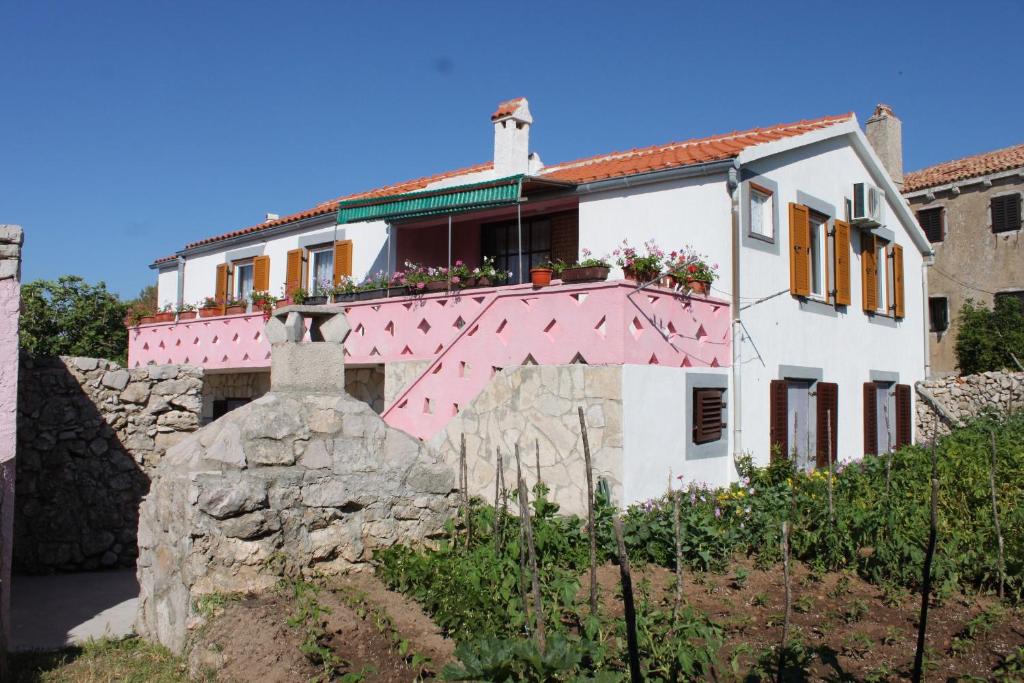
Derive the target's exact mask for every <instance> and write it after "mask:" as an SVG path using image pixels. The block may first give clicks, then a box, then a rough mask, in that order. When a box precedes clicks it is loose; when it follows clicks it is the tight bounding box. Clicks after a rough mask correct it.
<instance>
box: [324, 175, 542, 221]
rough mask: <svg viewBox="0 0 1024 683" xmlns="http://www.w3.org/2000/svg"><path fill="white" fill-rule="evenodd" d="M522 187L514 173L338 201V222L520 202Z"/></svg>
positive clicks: (418, 214) (455, 210)
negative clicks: (385, 195)
mask: <svg viewBox="0 0 1024 683" xmlns="http://www.w3.org/2000/svg"><path fill="white" fill-rule="evenodd" d="M522 189H523V176H522V175H515V176H510V177H508V178H499V179H497V180H489V181H487V182H483V183H473V184H471V185H459V186H456V187H445V188H439V189H436V190H422V191H419V192H406V193H405V194H398V195H393V196H390V197H372V198H366V199H351V200H348V201H343V202H339V204H338V223H339V224H342V223H358V222H361V221H382V220H386V221H395V220H401V219H408V218H419V217H421V216H434V215H438V214H452V213H462V212H465V211H474V210H477V209H483V208H491V207H494V206H507V205H511V204H515V203H516V202H518V201H519V198H520V196H521V194H522Z"/></svg>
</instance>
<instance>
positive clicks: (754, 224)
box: [750, 183, 775, 240]
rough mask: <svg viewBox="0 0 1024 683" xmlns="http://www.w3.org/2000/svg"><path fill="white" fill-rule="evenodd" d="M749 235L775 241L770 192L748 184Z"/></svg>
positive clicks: (773, 211) (772, 204)
mask: <svg viewBox="0 0 1024 683" xmlns="http://www.w3.org/2000/svg"><path fill="white" fill-rule="evenodd" d="M750 234H751V236H753V237H761V238H763V239H766V240H773V239H775V207H774V201H773V199H772V191H771V190H769V189H767V188H764V187H761V186H760V185H755V184H754V183H750Z"/></svg>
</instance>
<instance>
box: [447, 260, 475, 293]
mask: <svg viewBox="0 0 1024 683" xmlns="http://www.w3.org/2000/svg"><path fill="white" fill-rule="evenodd" d="M448 284H449V285H451V288H452V289H464V288H466V287H471V286H472V285H473V284H475V279H474V277H473V271H471V270H470V269H469V266H467V265H466V264H465V263H464V262H463V261H462V260H461V259H460V260H458V261H456V262H455V265H454V266H452V267H451V270H449V271H448Z"/></svg>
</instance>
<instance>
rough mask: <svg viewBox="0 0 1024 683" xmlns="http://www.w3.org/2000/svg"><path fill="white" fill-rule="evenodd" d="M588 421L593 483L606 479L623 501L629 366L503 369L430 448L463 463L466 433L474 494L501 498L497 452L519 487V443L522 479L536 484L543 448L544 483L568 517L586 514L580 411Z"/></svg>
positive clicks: (511, 481)
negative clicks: (625, 376)
mask: <svg viewBox="0 0 1024 683" xmlns="http://www.w3.org/2000/svg"><path fill="white" fill-rule="evenodd" d="M580 406H582V407H583V410H584V414H585V417H586V421H587V433H588V438H589V440H590V449H591V455H592V458H593V466H594V483H595V485H596V484H597V481H598V479H599V478H604V479H606V480H607V482H608V484H609V486H610V489H611V494H612V500H613V501H621V500H622V499H623V488H622V483H623V460H622V458H623V443H622V438H623V437H622V368H621V366H611V365H607V366H600V365H543V366H537V365H523V366H519V367H514V368H506V369H505V370H502V371H501V372H499V373H498V374H497V375H495V376H494V379H493V380H491V383H490V384H488V385H487V387H486V388H485V389H484V391H483V392H482V393H481V394H480V395H479V396H478V397H477V398H476V399H474V401H473V402H472V403H471V404H470V405H468V406H466V407H465V408H464V409H463V410H462V411H460V412H459V414H458V416H456V417H455V418H453V419H452V421H451V422H449V423H448V426H447V427H446V428H445V429H444V431H442V432H441V433H440V434H438V435H437V436H436V437H435V438H434V439H433V440H432V441H431V444H432V445H433V446H434V447H435V448H437V449H438V451H439V452H440V453H441V455H442V456H443V457H444V458H445V459H446V461H447V462H449V463H451V464H452V465H453V466H454V465H455V464H457V463H458V459H459V447H460V446H459V444H460V439H461V435H462V434H465V435H466V453H467V469H468V470H469V489H470V493H471V494H473V495H477V496H480V497H482V498H483V499H484V500H487V501H493V499H494V479H495V473H496V471H497V454H496V449H498V448H500V449H501V451H502V460H503V467H504V474H505V482H506V486H507V487H508V488H514V486H515V460H514V458H513V452H514V448H515V445H516V444H517V443H518V444H519V446H520V449H521V453H522V458H523V475H524V478H525V479H526V481H527V485H528V486H533V484H534V482H536V480H537V475H536V466H535V462H536V445H537V443H539V444H540V468H541V478H542V479H543V481H544V483H545V484H546V485H547V486H548V488H549V489H551V496H552V499H553V500H554V501H555V502H557V503H558V504H559V505H561V506H562V511H563V512H565V513H567V514H573V513H575V514H586V500H587V499H586V491H587V480H586V469H585V467H584V458H583V439H582V436H581V432H580V422H579V415H578V412H577V408H578V407H580Z"/></svg>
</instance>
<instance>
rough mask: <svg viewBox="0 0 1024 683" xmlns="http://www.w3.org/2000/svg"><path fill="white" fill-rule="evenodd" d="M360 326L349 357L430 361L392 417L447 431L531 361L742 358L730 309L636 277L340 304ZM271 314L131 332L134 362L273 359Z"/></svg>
mask: <svg viewBox="0 0 1024 683" xmlns="http://www.w3.org/2000/svg"><path fill="white" fill-rule="evenodd" d="M336 305H337V306H339V307H343V308H344V309H345V313H346V315H347V316H348V320H349V324H350V326H351V328H352V333H351V335H350V336H349V338H348V340H347V341H346V343H345V357H346V363H349V364H352V365H364V366H365V365H386V364H388V363H400V362H404V361H426V362H427V364H426V366H425V369H423V370H422V371H421V372H420V374H419V375H418V376H416V378H415V379H414V380H412V381H411V382H410V383H409V384H408V385H406V386H405V387H404V388H403V389H402V390H401V391H400V392H399V393H398V394H397V396H396V397H395V399H394V400H393V401H392V402H391V404H390V405H388V406H386V407H385V410H384V413H383V417H384V419H385V420H386V421H387V422H388V423H389V424H391V425H393V426H395V427H398V428H400V429H403V430H405V431H407V432H409V433H410V434H413V435H415V436H418V437H420V438H429V437H431V436H433V435H434V434H436V433H437V432H438V431H439V430H440V429H442V428H443V427H444V425H445V424H447V422H448V421H449V420H450V419H451V418H452V416H454V415H455V414H457V413H458V411H459V409H460V406H465V405H468V404H469V403H470V402H471V401H472V400H473V399H474V398H475V397H476V396H477V395H478V394H479V393H480V392H481V391H482V390H483V388H484V387H485V386H486V385H487V383H488V382H489V381H490V379H491V377H492V376H493V375H494V374H495V373H496V372H498V371H500V370H501V369H502V368H505V367H511V366H516V365H524V364H538V365H560V364H569V363H587V364H593V365H600V364H612V365H623V364H644V365H646V364H656V365H668V366H675V367H720V366H721V367H724V366H728V365H729V363H730V346H729V324H730V316H729V306H728V304H727V303H726V302H724V301H722V300H718V299H712V298H709V297H703V296H689V295H685V294H681V293H678V292H675V291H672V290H669V289H663V288H649V289H643V290H638V289H637V288H636V286H635V284H634V283H632V282H628V281H610V282H597V283H587V284H571V285H564V284H554V285H552V286H550V287H544V288H541V289H534V288H533V287H531V286H530V285H514V286H507V287H497V288H483V289H468V290H462V291H458V292H451V293H449V292H441V293H436V294H425V295H417V296H399V297H393V298H385V299H374V300H369V301H363V302H355V303H345V304H336ZM263 324H264V319H263V315H262V314H249V315H235V316H225V317H217V318H199V319H195V320H188V321H181V322H177V323H173V322H171V323H154V324H149V325H143V326H139V327H136V328H132V329H131V330H129V345H128V359H129V365H130V366H131V367H138V366H141V365H146V364H151V363H157V364H162V363H187V364H192V365H200V366H202V367H204V368H206V369H208V370H238V371H244V370H258V369H266V368H269V367H270V345H269V344H268V343H267V341H266V339H265V338H264V336H263Z"/></svg>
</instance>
